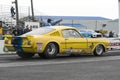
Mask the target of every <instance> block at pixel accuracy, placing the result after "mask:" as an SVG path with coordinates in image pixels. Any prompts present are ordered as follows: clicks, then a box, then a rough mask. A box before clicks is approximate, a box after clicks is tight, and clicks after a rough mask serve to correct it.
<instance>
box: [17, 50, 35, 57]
mask: <svg viewBox="0 0 120 80" xmlns="http://www.w3.org/2000/svg"><path fill="white" fill-rule="evenodd" d="M16 54H17V55H18V56H19V57H21V58H32V57H33V56H34V54H32V53H25V52H21V51H20V50H18V51H17V52H16Z"/></svg>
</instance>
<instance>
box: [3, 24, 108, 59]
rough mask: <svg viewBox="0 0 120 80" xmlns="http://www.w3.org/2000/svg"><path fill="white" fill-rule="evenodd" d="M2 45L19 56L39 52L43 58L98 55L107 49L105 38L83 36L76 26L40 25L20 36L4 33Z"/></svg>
mask: <svg viewBox="0 0 120 80" xmlns="http://www.w3.org/2000/svg"><path fill="white" fill-rule="evenodd" d="M4 46H5V47H6V48H7V49H8V51H16V54H17V55H18V56H20V57H21V58H31V57H33V56H34V55H35V54H39V56H40V57H43V58H55V57H56V56H57V54H81V53H86V54H93V55H95V56H100V55H102V54H103V53H104V52H106V51H108V49H109V47H110V41H109V40H108V39H106V38H100V39H99V38H84V37H83V36H82V35H81V34H80V33H79V31H78V30H77V29H76V28H73V27H67V26H53V27H52V26H51V27H42V28H39V29H36V30H33V31H31V32H28V33H26V34H24V35H22V36H12V35H5V39H4Z"/></svg>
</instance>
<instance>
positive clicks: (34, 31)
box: [22, 27, 55, 36]
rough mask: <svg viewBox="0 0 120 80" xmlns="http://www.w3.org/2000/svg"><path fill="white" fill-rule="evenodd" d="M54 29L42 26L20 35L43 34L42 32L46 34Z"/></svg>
mask: <svg viewBox="0 0 120 80" xmlns="http://www.w3.org/2000/svg"><path fill="white" fill-rule="evenodd" d="M54 30H55V29H53V28H50V27H42V28H38V29H35V30H33V31H30V32H28V33H25V34H23V35H22V36H29V35H43V34H47V33H49V32H51V31H54Z"/></svg>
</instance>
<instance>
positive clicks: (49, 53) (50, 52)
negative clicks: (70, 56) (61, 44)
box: [42, 43, 58, 59]
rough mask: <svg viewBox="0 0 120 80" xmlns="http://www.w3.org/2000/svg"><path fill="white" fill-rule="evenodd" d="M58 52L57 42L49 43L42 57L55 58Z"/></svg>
mask: <svg viewBox="0 0 120 80" xmlns="http://www.w3.org/2000/svg"><path fill="white" fill-rule="evenodd" d="M57 53H58V46H57V45H56V44H55V43H49V44H48V45H47V46H46V48H45V51H44V53H43V54H42V57H44V58H47V59H50V58H55V57H56V55H57Z"/></svg>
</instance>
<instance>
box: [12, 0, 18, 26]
mask: <svg viewBox="0 0 120 80" xmlns="http://www.w3.org/2000/svg"><path fill="white" fill-rule="evenodd" d="M12 3H14V4H15V8H16V26H19V12H18V1H17V0H15V1H14V2H12Z"/></svg>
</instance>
